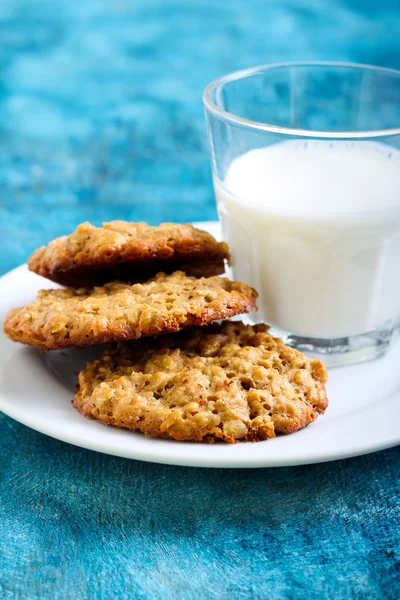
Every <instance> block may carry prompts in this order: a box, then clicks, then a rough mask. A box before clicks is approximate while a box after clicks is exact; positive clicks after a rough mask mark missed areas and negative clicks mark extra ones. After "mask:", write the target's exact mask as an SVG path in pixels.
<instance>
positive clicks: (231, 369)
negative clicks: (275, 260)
mask: <svg viewBox="0 0 400 600" xmlns="http://www.w3.org/2000/svg"><path fill="white" fill-rule="evenodd" d="M326 381H327V371H326V369H325V367H324V365H323V364H322V363H321V362H320V361H319V360H315V359H311V358H308V357H307V356H305V355H304V354H302V353H301V352H298V351H297V350H294V349H293V348H289V347H288V346H286V345H285V344H284V343H283V341H282V340H281V339H278V338H274V337H272V336H271V335H269V333H268V327H267V326H266V325H255V326H254V327H252V326H250V325H244V324H243V323H241V322H229V321H225V322H224V323H222V324H213V325H209V326H208V327H202V328H192V329H188V330H186V331H184V332H181V333H178V334H175V335H171V336H162V337H158V338H155V339H151V340H150V339H148V340H140V341H139V342H134V343H131V344H126V343H125V344H123V343H122V344H119V345H118V346H117V347H115V348H111V349H109V350H106V351H105V353H104V354H103V356H102V357H101V358H100V359H99V360H96V361H94V362H92V363H89V364H88V365H87V367H86V369H85V370H84V371H82V372H81V373H80V375H79V384H80V390H79V393H78V394H77V395H76V398H75V407H76V408H77V409H78V410H79V411H80V412H81V413H82V414H84V415H85V416H87V417H91V418H94V419H97V420H99V421H101V422H102V423H105V424H107V425H108V424H111V425H116V426H117V427H124V428H127V429H132V430H137V431H142V432H143V433H145V434H146V435H149V436H154V437H164V438H173V439H176V440H191V441H197V442H200V441H206V442H213V441H214V440H218V439H221V440H224V441H225V442H236V441H238V440H245V441H248V440H252V441H259V440H265V439H267V438H272V437H274V436H275V435H276V434H277V433H293V432H294V431H297V430H298V429H301V428H302V427H305V426H306V425H308V424H309V423H312V422H313V421H314V420H315V419H316V418H317V416H318V414H322V413H324V411H325V409H326V407H327V405H328V400H327V396H326V389H325V383H326Z"/></svg>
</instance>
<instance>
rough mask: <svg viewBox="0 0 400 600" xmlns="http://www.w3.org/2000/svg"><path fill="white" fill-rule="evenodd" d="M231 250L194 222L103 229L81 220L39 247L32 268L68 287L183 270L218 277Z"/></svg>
mask: <svg viewBox="0 0 400 600" xmlns="http://www.w3.org/2000/svg"><path fill="white" fill-rule="evenodd" d="M225 259H229V250H228V246H227V244H225V243H224V242H217V241H216V240H215V239H214V238H213V237H212V235H210V234H209V233H207V232H205V231H201V230H200V229H196V228H195V227H193V226H192V225H188V224H186V225H180V224H178V223H163V224H162V225H159V226H158V227H150V225H147V224H146V223H127V222H126V221H110V223H104V224H103V227H94V226H93V225H91V224H90V223H82V224H81V225H79V226H78V227H77V229H76V230H75V231H74V232H73V233H71V234H70V235H68V236H63V237H60V238H57V239H56V240H53V241H52V242H50V243H49V245H48V246H43V247H42V248H38V249H37V250H36V251H35V252H34V253H33V255H32V256H31V257H30V258H29V260H28V266H29V269H30V270H31V271H34V272H35V273H37V274H38V275H42V276H43V277H47V279H51V280H52V281H55V282H57V283H60V284H62V285H65V286H68V287H82V286H85V287H88V286H93V285H102V284H104V283H107V282H109V281H117V280H118V281H129V282H130V283H136V282H142V281H147V280H148V279H149V278H150V277H152V276H153V275H155V274H156V273H158V272H161V271H163V272H165V273H173V272H174V271H176V270H180V271H184V272H185V273H186V274H187V275H193V276H195V277H210V276H213V275H219V274H221V273H223V272H224V270H225Z"/></svg>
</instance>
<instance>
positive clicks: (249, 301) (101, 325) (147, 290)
mask: <svg viewBox="0 0 400 600" xmlns="http://www.w3.org/2000/svg"><path fill="white" fill-rule="evenodd" d="M256 297H257V293H256V292H255V290H253V289H252V288H251V287H249V286H248V285H246V284H245V283H242V282H240V281H229V280H228V279H225V278H223V277H209V278H205V277H203V278H200V279H196V278H195V277H188V276H186V275H185V274H184V273H182V272H180V271H177V272H176V273H173V274H172V275H166V274H165V273H159V274H158V275H156V277H154V278H153V279H151V280H149V281H147V282H146V283H137V284H134V285H130V284H127V283H119V282H114V283H108V284H106V285H104V286H103V287H95V288H89V289H88V288H81V289H77V290H73V289H57V290H42V291H40V292H39V294H38V296H37V298H36V300H35V301H34V302H31V303H30V304H27V305H26V306H23V307H21V308H14V309H12V310H11V311H10V312H9V313H8V315H7V317H6V320H5V322H4V331H5V333H6V334H7V335H8V337H10V338H11V339H12V340H14V341H16V342H22V343H23V344H29V345H31V346H37V347H39V348H41V349H43V350H53V349H56V348H69V347H74V346H77V347H80V346H92V345H95V344H101V343H105V342H115V341H119V340H133V339H138V338H140V337H143V336H155V335H159V334H162V333H169V332H174V331H179V329H181V328H182V327H190V326H193V325H208V324H209V323H211V322H212V321H214V320H217V319H225V318H227V317H231V316H233V315H238V314H241V313H247V312H250V311H251V310H255V309H256V308H257V306H256V304H255V299H256Z"/></svg>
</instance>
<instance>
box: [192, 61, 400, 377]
mask: <svg viewBox="0 0 400 600" xmlns="http://www.w3.org/2000/svg"><path fill="white" fill-rule="evenodd" d="M204 104H205V109H206V120H207V128H208V135H209V142H210V149H211V161H212V171H213V180H214V188H215V193H216V198H217V206H218V213H219V217H220V220H221V223H222V228H223V236H224V239H225V240H226V241H227V242H228V244H229V246H230V248H231V252H232V272H233V276H234V277H235V279H242V280H244V281H246V282H247V283H249V284H250V285H253V286H254V287H255V288H256V289H257V290H258V292H259V294H260V296H259V300H258V305H259V311H258V313H257V314H255V315H252V318H253V319H254V320H258V321H265V322H267V323H269V324H270V325H271V326H272V327H273V328H274V329H275V330H277V331H278V333H279V334H280V335H282V336H283V337H284V339H285V340H286V342H287V343H288V344H290V345H292V346H294V347H296V348H298V349H300V350H302V351H305V352H307V353H310V354H318V355H321V354H322V355H325V361H326V362H327V364H328V365H340V364H351V363H354V362H359V361H362V360H368V359H371V358H376V357H378V356H382V355H383V354H384V353H385V352H386V351H387V350H388V347H389V344H390V341H391V339H392V337H393V332H394V330H395V327H396V325H398V322H399V315H400V281H399V279H400V278H399V273H400V72H397V71H394V70H391V69H383V68H382V69H381V68H378V67H370V66H365V65H355V64H346V63H325V62H319V63H285V64H277V65H267V66H262V67H256V68H253V69H248V70H245V71H239V72H236V73H233V74H230V75H226V76H225V77H221V78H220V79H218V80H217V81H214V82H213V83H211V84H210V85H209V86H208V87H207V89H206V90H205V93H204Z"/></svg>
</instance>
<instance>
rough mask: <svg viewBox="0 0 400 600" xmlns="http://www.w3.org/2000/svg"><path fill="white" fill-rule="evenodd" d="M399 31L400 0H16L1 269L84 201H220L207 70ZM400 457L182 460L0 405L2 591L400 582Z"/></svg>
mask: <svg viewBox="0 0 400 600" xmlns="http://www.w3.org/2000/svg"><path fill="white" fill-rule="evenodd" d="M399 40H400V2H399V0H381V1H379V2H376V1H375V0H330V1H325V2H324V1H322V0H229V1H227V0H226V1H225V0H58V1H57V0H51V1H48V0H35V1H34V2H32V1H31V0H2V2H0V239H1V250H2V252H1V253H0V273H3V272H5V271H6V270H8V269H10V268H12V267H14V266H16V265H17V264H20V263H21V262H23V261H24V260H25V259H26V257H27V256H28V255H29V253H30V252H31V251H32V250H33V248H35V247H36V246H38V245H39V244H41V243H44V242H46V241H48V240H49V239H51V238H53V237H55V236H57V235H60V234H62V233H65V232H68V231H70V230H72V229H73V228H74V227H75V225H76V224H77V223H79V222H80V221H82V220H85V219H88V220H91V221H92V222H95V223H99V222H101V221H102V220H107V219H111V218H127V219H132V220H135V219H143V220H147V221H149V222H151V223H157V222H160V221H163V220H177V221H188V220H196V219H212V218H215V217H216V212H215V206H214V199H213V193H212V187H211V180H210V169H209V164H208V157H207V146H206V138H205V129H204V121H203V109H202V104H201V94H202V91H203V88H204V87H205V85H206V84H207V83H208V82H209V81H210V80H212V79H214V78H216V77H218V76H219V75H222V74H223V73H226V72H229V71H232V70H235V69H238V68H244V67H248V66H251V65H255V64H261V63H266V62H273V61H283V60H312V59H321V60H322V59H326V60H352V61H357V62H364V63H371V64H379V65H383V66H389V67H395V68H400V41H399ZM399 458H400V453H399V450H396V449H393V450H389V451H386V452H382V453H379V454H375V455H371V456H367V457H363V458H357V459H352V460H348V461H341V462H338V463H332V464H325V465H316V466H311V467H298V468H291V469H277V470H270V471H268V470H259V471H252V472H246V471H210V470H202V469H199V470H196V469H185V468H178V467H176V468H174V467H167V466H158V465H149V464H145V463H139V462H135V461H127V460H123V459H118V458H112V457H107V456H102V455H98V454H95V453H92V452H89V451H85V450H81V449H78V448H73V447H71V446H68V445H66V444H62V443H61V442H57V441H55V440H52V439H50V438H46V437H44V436H42V435H40V434H38V433H35V432H33V431H31V430H29V429H27V428H25V427H23V426H22V425H19V424H17V423H15V422H13V421H12V420H11V419H9V418H6V417H5V416H0V597H1V598H2V599H3V598H5V599H10V600H11V599H12V600H14V599H20V598H21V599H29V600H30V599H42V598H44V599H45V600H47V599H49V600H50V599H51V600H61V599H64V598H66V599H69V598H87V599H92V598H93V599H96V600H97V599H101V600H108V599H110V598H118V599H122V600H125V599H126V600H128V599H140V600H142V599H143V600H147V599H153V598H155V599H158V598H160V599H161V598H162V599H163V600H164V599H169V598H178V599H182V600H192V599H193V598H201V599H203V598H204V599H208V598H210V599H214V598H215V599H219V598H221V599H225V598H226V599H228V598H229V599H231V598H232V599H238V600H245V599H248V598H249V599H254V600H267V599H268V600H269V599H273V600H275V599H286V598H288V599H297V598H300V599H302V598H304V599H309V598H322V599H325V598H327V599H335V600H336V599H338V600H340V599H343V600H347V599H351V598H355V599H358V598H360V599H361V598H363V599H365V598H380V599H386V598H387V599H389V600H391V599H395V598H396V599H397V598H398V597H399V595H400V582H399V581H400V547H399V536H400V531H399V518H400V509H399V501H398V498H399V491H400V484H399V472H400V468H399V467H400V461H399Z"/></svg>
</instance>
